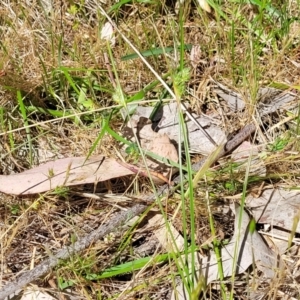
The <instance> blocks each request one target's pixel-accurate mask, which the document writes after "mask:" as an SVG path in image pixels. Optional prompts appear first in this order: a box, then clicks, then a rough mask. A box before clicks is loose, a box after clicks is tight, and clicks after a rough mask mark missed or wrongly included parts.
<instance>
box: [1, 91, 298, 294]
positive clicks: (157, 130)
mask: <svg viewBox="0 0 300 300" xmlns="http://www.w3.org/2000/svg"><path fill="white" fill-rule="evenodd" d="M220 87H221V88H222V89H223V90H224V89H225V87H224V86H223V85H218V88H219V90H217V91H216V93H217V94H218V95H219V96H220V97H222V96H223V97H224V98H223V99H224V100H225V101H229V102H228V106H229V107H230V108H231V109H233V110H234V111H236V110H239V109H242V108H241V104H239V103H241V102H239V100H240V99H241V97H239V96H238V95H237V94H236V93H233V99H234V103H235V105H232V103H233V102H232V101H231V100H229V99H228V97H227V96H226V97H225V96H224V93H223V94H222V93H221V92H220ZM273 92H276V93H277V94H278V91H274V90H271V91H270V90H269V89H267V90H266V93H273ZM261 93H262V94H263V95H266V94H264V92H261ZM227 94H228V93H227ZM294 98H295V96H294V95H291V94H289V93H286V94H284V95H282V93H281V94H279V96H277V98H276V97H275V99H276V101H275V100H274V99H273V100H274V101H275V102H274V103H272V105H270V104H269V103H267V102H266V103H265V104H262V105H261V106H260V108H259V111H260V112H261V116H263V115H266V114H270V113H273V112H275V111H276V110H278V109H283V108H286V106H287V105H289V104H291V101H292V100H294ZM237 100H238V101H237ZM230 101H231V102H230ZM236 103H238V104H236ZM292 106H294V104H292ZM150 110H151V111H152V108H145V107H137V109H136V112H135V113H134V115H133V116H132V118H131V120H130V121H129V122H128V127H129V130H132V131H133V130H134V132H131V133H132V135H133V136H138V139H139V142H140V143H141V146H142V148H143V149H145V150H148V151H150V152H154V153H157V154H158V155H159V156H163V157H166V156H167V157H168V159H170V161H175V162H176V161H178V154H177V151H176V147H175V146H174V145H176V143H177V144H178V143H179V142H180V137H179V134H178V133H179V132H180V126H179V122H178V118H177V115H178V114H177V105H176V104H174V103H170V104H167V105H165V106H163V108H162V109H161V111H160V114H158V115H159V117H158V118H157V119H155V118H154V119H153V120H152V121H151V122H149V119H148V118H149V116H150V113H149V112H150ZM194 117H195V118H196V119H197V120H198V121H199V122H200V123H201V125H202V126H203V127H204V128H205V130H206V131H207V132H208V133H209V135H210V136H211V137H212V138H213V140H214V141H216V144H217V145H218V144H224V143H225V141H226V134H225V132H224V131H223V130H222V129H221V121H220V120H219V119H218V117H217V116H215V117H213V116H197V115H194ZM145 119H146V122H145V123H144V124H142V126H140V127H139V125H140V124H141V122H140V121H141V120H144V121H145ZM186 126H187V129H188V136H189V146H190V149H191V152H194V150H195V149H196V150H197V152H198V153H201V154H204V155H205V154H206V155H207V154H208V153H211V152H212V151H213V150H214V149H215V147H216V146H215V145H213V144H212V143H211V142H210V141H209V140H208V139H207V137H206V136H205V135H204V134H203V132H201V131H200V130H199V129H198V128H196V127H195V124H194V123H192V122H190V121H189V120H187V122H186ZM153 129H154V130H153ZM126 134H128V131H127V133H126ZM126 134H125V137H128V136H126ZM131 139H132V137H131ZM133 141H134V139H133ZM167 145H168V146H167ZM203 145H205V147H202V146H203ZM250 149H253V148H252V146H251V145H250V144H249V143H245V144H244V146H241V147H240V149H237V150H236V151H237V152H236V153H239V154H236V153H233V154H232V159H233V160H234V161H237V162H241V159H242V160H243V159H245V158H246V161H249V157H251V161H252V158H253V157H255V158H256V159H257V157H258V156H259V155H258V154H259V151H257V150H250ZM241 152H242V153H245V152H246V153H247V154H246V155H245V154H241ZM249 153H251V154H250V156H249ZM247 155H248V157H247ZM244 161H245V160H244ZM255 164H256V163H253V164H252V163H251V165H255ZM147 165H148V167H149V168H151V169H153V170H155V169H156V170H157V168H160V169H159V171H160V172H161V173H163V174H164V175H165V176H171V175H172V173H173V172H175V169H174V168H173V169H172V170H171V169H166V167H168V166H166V165H165V166H164V167H163V168H165V169H163V168H162V165H161V164H159V163H158V162H157V161H156V162H153V159H152V160H151V159H150V160H149V159H148V158H147ZM250 169H251V167H250ZM170 172H171V173H170ZM265 172H266V169H265V168H264V169H260V170H259V171H257V170H253V169H252V170H251V173H252V174H258V173H259V175H260V176H262V175H264V174H265ZM135 173H138V172H134V171H131V170H130V169H128V168H126V167H124V166H122V164H120V163H118V162H117V161H116V160H115V159H110V158H106V157H104V156H98V157H92V158H90V159H88V160H87V161H85V158H83V157H82V158H80V157H79V158H67V159H60V160H56V161H53V162H48V163H46V164H44V165H40V166H39V167H37V168H33V169H31V170H28V171H25V172H22V173H19V174H14V175H9V176H4V175H2V176H1V177H0V189H1V191H2V192H5V193H8V194H16V195H20V194H23V195H25V194H31V193H40V192H45V191H47V190H49V189H54V188H56V187H59V186H68V185H71V186H72V185H82V184H86V183H95V182H100V181H105V180H107V179H112V178H117V177H120V176H128V175H133V174H135ZM16 183H18V184H16ZM269 193H270V194H272V195H273V194H274V195H275V196H276V195H277V192H276V190H275V191H274V190H271V191H270V192H269ZM284 193H285V191H284V190H282V191H281V192H280V197H281V198H280V199H278V198H276V197H274V201H275V202H270V197H268V194H267V193H264V194H263V196H262V197H261V199H260V200H257V201H255V200H256V199H253V198H252V201H250V200H249V199H250V198H248V200H247V205H248V203H256V204H254V207H251V205H250V204H249V206H250V207H251V208H252V209H251V210H253V211H254V212H255V213H254V218H255V220H256V222H258V223H259V222H263V223H268V222H269V223H270V224H272V226H273V225H276V226H277V227H280V226H281V228H282V229H283V230H289V231H290V230H292V224H291V222H286V220H287V217H288V218H290V217H291V216H292V217H293V216H294V215H295V214H294V211H293V208H294V206H293V205H295V203H293V204H292V202H283V199H285V195H284ZM270 194H269V195H270ZM293 195H294V194H293ZM290 196H291V194H288V197H287V198H289V197H290ZM294 196H295V197H296V194H295V195H294ZM272 199H273V197H272ZM292 199H293V200H294V201H295V198H292ZM259 201H260V202H259ZM279 203H280V204H279ZM267 205H270V206H269V208H270V209H267V210H266V211H263V210H264V208H266V207H268V206H267ZM281 205H283V207H286V205H288V206H290V207H291V211H290V210H287V211H286V213H287V214H288V215H287V214H284V213H282V214H280V211H282V210H283V209H281V210H280V209H279V210H278V209H275V208H278V207H281ZM257 206H259V207H260V208H261V210H258V209H257ZM234 211H235V213H236V221H235V231H234V234H233V237H232V238H231V240H230V242H229V244H228V245H226V246H224V248H223V249H224V251H223V255H222V262H223V267H224V275H225V276H231V275H232V274H233V273H232V272H233V270H234V272H236V274H239V273H242V272H245V271H246V270H247V269H248V268H249V266H251V265H253V264H255V265H257V266H260V267H261V271H262V272H263V274H264V276H265V277H266V278H271V277H273V276H274V274H275V273H274V272H275V271H276V270H274V266H275V265H277V262H276V256H275V251H271V250H270V248H269V247H267V246H266V244H265V242H264V240H263V238H262V237H261V235H259V234H258V233H257V232H256V231H255V232H254V233H251V234H250V233H249V227H248V225H249V220H250V219H249V217H248V214H247V213H246V212H245V211H241V209H240V208H235V209H234ZM270 212H276V216H275V218H274V214H272V213H270ZM268 213H269V214H270V215H268ZM239 214H242V226H241V227H239V226H237V215H239ZM258 215H259V217H258ZM274 219H276V222H274ZM149 222H150V221H149ZM160 222H161V221H158V220H156V224H159V223H160ZM162 228H163V229H162V230H165V228H164V227H162ZM238 228H240V229H239V231H237V229H238ZM297 230H298V229H297ZM174 232H175V234H176V237H177V238H176V239H175V241H176V243H177V242H179V241H178V240H179V239H180V234H179V233H178V232H177V233H176V231H173V233H174ZM166 234H167V233H166V232H163V233H162V232H160V233H159V234H158V233H157V232H155V235H157V239H158V240H159V241H160V244H161V245H162V246H163V247H164V248H165V249H166V250H168V246H166V244H165V242H166V241H167V240H169V239H166V238H165V237H164V236H165V235H166ZM159 236H160V237H159ZM162 237H163V238H162ZM245 238H246V239H245ZM241 240H242V241H243V243H241V242H240V241H241ZM180 245H181V244H180V242H179V245H177V247H178V249H180V247H181V246H180ZM253 245H255V247H254V246H253ZM235 249H237V257H238V258H239V261H238V262H234V259H233V257H232V253H233V252H234V250H235ZM197 255H200V254H199V253H198V254H197ZM209 257H210V260H209V261H208V258H207V257H201V261H202V263H201V266H198V268H199V270H200V269H201V270H202V271H203V270H206V271H205V272H206V274H207V278H206V280H207V283H210V282H212V281H214V280H217V279H218V270H217V268H216V258H215V254H214V253H213V252H211V253H210V255H209ZM234 263H236V266H235V267H234V265H233V264H234ZM183 290H184V288H183V286H182V285H180V284H179V286H178V287H177V288H176V291H174V293H178V294H179V295H180V294H182V291H183Z"/></svg>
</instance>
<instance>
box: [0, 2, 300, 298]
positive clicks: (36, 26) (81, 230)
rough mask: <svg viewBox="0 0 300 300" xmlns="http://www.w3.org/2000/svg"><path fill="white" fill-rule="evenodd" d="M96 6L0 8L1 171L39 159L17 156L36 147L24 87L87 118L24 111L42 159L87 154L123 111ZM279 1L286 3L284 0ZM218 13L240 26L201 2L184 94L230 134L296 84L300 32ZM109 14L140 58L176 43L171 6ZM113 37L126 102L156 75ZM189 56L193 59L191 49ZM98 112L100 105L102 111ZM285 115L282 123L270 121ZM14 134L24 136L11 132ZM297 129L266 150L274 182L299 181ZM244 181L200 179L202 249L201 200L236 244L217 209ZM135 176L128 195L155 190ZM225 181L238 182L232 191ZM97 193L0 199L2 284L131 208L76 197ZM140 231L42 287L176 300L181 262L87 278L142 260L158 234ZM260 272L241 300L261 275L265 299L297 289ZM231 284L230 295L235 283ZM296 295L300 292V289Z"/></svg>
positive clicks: (93, 251) (211, 294)
mask: <svg viewBox="0 0 300 300" xmlns="http://www.w3.org/2000/svg"><path fill="white" fill-rule="evenodd" d="M21 2H22V1H21ZM47 2H48V1H42V2H41V3H47ZM98 2H99V1H96V0H89V1H75V2H65V1H56V0H55V1H53V7H52V9H51V11H47V8H46V7H45V9H43V8H42V7H41V4H40V2H39V1H23V2H22V3H18V1H17V2H16V1H8V0H6V1H3V4H2V7H1V8H0V19H1V20H0V30H1V36H2V37H1V43H0V57H1V61H0V70H1V69H2V70H4V71H5V75H4V76H2V77H0V133H1V136H0V138H1V144H0V155H1V160H2V165H1V166H0V174H3V173H5V174H8V173H11V171H12V170H13V171H15V172H21V171H22V170H24V169H28V168H30V167H31V166H32V165H33V163H34V162H35V161H34V162H33V163H30V161H29V157H28V156H26V153H25V156H20V155H19V151H18V149H24V148H27V149H28V144H27V140H26V132H25V130H24V128H23V126H24V119H23V118H22V117H21V114H20V111H19V108H18V103H17V100H16V93H17V91H20V92H21V93H22V96H23V97H24V103H25V106H27V107H33V108H37V107H39V108H43V109H46V110H47V109H48V110H53V111H55V112H59V113H60V114H61V115H64V113H66V112H67V113H70V114H75V115H76V114H80V113H84V115H83V116H81V117H80V118H77V119H76V118H75V119H74V118H73V119H70V118H68V117H63V118H62V117H61V115H57V116H55V115H53V114H51V113H49V111H48V112H46V113H39V112H36V111H35V112H28V122H29V124H30V125H34V126H33V127H32V128H31V130H30V134H31V137H32V139H33V147H34V148H35V149H39V151H40V153H41V152H43V151H46V150H48V151H51V153H52V157H51V159H54V158H58V157H71V156H85V155H87V153H88V152H89V150H90V149H91V147H92V145H93V143H94V141H95V140H96V139H97V136H98V133H99V131H100V130H101V120H102V119H103V118H104V117H105V116H107V115H108V113H109V111H110V107H111V106H112V105H115V103H114V101H113V100H112V96H113V94H114V93H115V90H114V86H113V84H112V83H111V82H110V79H109V75H108V70H107V65H106V63H105V59H104V53H106V52H107V45H106V41H103V40H101V39H100V32H101V29H102V27H103V25H104V23H105V22H106V20H105V18H104V17H103V16H102V15H101V13H100V11H99V9H98V5H99V4H98ZM171 2H172V1H171ZM49 3H50V2H49ZM99 3H100V2H99ZM113 5H116V3H114V2H111V1H106V3H105V4H103V8H105V10H106V11H109V9H110V8H111V7H113ZM274 5H275V6H276V5H277V6H278V7H280V6H281V4H279V3H278V4H276V3H275V4H274ZM217 8H218V9H219V10H222V11H223V13H224V14H225V15H226V16H227V17H228V20H231V21H234V22H233V23H232V24H233V25H234V26H233V25H231V24H230V22H229V21H228V20H226V19H224V18H222V17H220V16H219V15H218V13H211V14H207V13H205V12H204V11H202V10H201V9H200V8H199V7H197V6H195V5H194V3H193V4H192V6H191V7H190V13H189V15H187V17H186V20H185V22H184V32H185V37H184V38H185V43H186V44H193V45H200V47H201V57H200V60H199V63H198V66H197V67H196V68H194V69H191V79H190V81H189V83H188V87H187V93H186V94H185V98H186V100H188V101H189V103H190V104H191V108H192V110H193V111H195V112H197V113H199V112H204V113H207V114H212V113H214V112H218V113H219V114H220V112H222V120H223V126H224V128H225V130H226V132H227V133H228V134H229V133H233V132H235V131H236V130H238V129H239V128H241V127H242V126H243V125H244V124H246V123H248V122H250V121H251V120H252V116H253V115H254V114H255V104H256V103H257V101H258V99H257V97H256V95H257V90H258V88H259V87H261V86H267V85H269V84H271V83H274V82H275V83H284V84H285V85H286V86H287V87H292V86H293V85H299V82H300V72H299V63H300V56H299V49H300V44H299V42H300V40H299V33H300V25H299V23H298V22H293V23H291V25H290V27H289V25H288V24H287V20H283V21H282V22H283V23H284V22H286V23H284V24H283V23H282V24H281V25H282V27H281V28H280V22H279V21H274V19H272V17H270V19H268V18H267V17H266V15H265V14H263V15H264V18H265V19H264V20H262V21H261V24H259V22H258V21H255V22H253V23H252V25H251V26H253V27H252V28H250V27H249V23H248V25H246V23H247V21H251V20H254V18H255V17H256V16H257V15H258V14H259V11H258V7H256V6H255V5H250V4H235V3H234V2H232V3H231V1H228V3H226V4H223V5H222V6H221V5H220V6H217ZM298 9H299V3H297V2H296V1H289V3H287V4H286V12H285V14H286V18H292V17H295V16H298ZM110 16H111V17H112V18H113V19H114V20H115V21H116V23H117V24H118V27H119V29H120V30H121V31H122V32H123V34H124V35H126V37H127V38H128V39H129V40H130V41H132V43H133V44H134V45H135V46H136V47H138V49H140V50H141V51H142V50H147V49H150V48H152V47H167V46H171V47H172V46H173V45H178V40H179V37H178V31H179V23H178V16H177V15H176V13H175V4H174V3H169V2H168V1H161V2H160V3H155V2H152V3H146V2H145V3H143V2H141V3H131V2H128V3H127V4H124V5H122V6H121V7H120V9H115V10H113V11H110ZM283 19H284V18H283ZM250 24H251V22H250ZM259 30H261V32H259ZM285 30H286V32H285ZM116 37H117V41H116V45H115V46H114V47H113V48H112V53H113V59H114V63H115V65H116V66H117V74H118V77H119V82H120V85H121V86H122V89H123V91H124V93H125V94H126V95H127V96H128V97H129V96H131V95H134V94H135V93H137V92H138V91H140V90H141V89H142V88H143V87H145V86H146V85H147V84H149V83H150V82H152V81H153V80H155V77H154V75H153V74H152V73H151V72H150V71H149V70H148V68H147V67H146V66H145V65H144V64H143V62H142V61H141V60H140V59H133V60H126V61H124V60H122V59H121V58H122V56H124V55H125V54H129V53H132V50H131V49H130V47H129V45H128V44H126V43H125V42H124V41H123V40H122V38H121V37H120V36H119V35H117V36H116ZM263 40H264V42H262V41H263ZM179 54H180V53H179V52H178V51H175V52H172V53H167V54H165V55H159V56H152V57H150V58H148V61H149V63H150V64H151V65H152V66H153V68H154V69H155V70H156V71H157V72H158V73H159V74H165V73H167V72H171V73H172V72H175V70H176V68H177V67H178V64H179ZM185 61H186V63H187V64H189V53H188V52H187V51H186V52H185ZM62 67H64V68H66V70H67V72H68V74H69V75H70V76H71V77H72V79H73V80H74V82H76V83H77V84H78V85H79V86H80V84H82V82H83V80H86V82H88V84H89V85H90V86H89V88H88V89H87V95H88V97H89V98H90V99H92V102H93V104H92V106H89V107H87V106H84V105H80V104H79V103H78V102H77V97H76V94H75V93H74V90H73V89H72V86H71V85H70V81H69V80H68V79H67V77H66V75H65V73H63V69H62ZM210 78H213V79H215V80H217V81H219V82H222V83H223V84H225V85H227V86H228V87H230V88H231V89H232V90H234V91H237V92H239V93H240V94H242V95H243V98H244V100H245V102H246V104H247V108H246V110H245V112H244V113H243V114H238V115H232V114H230V113H229V112H228V111H226V107H224V105H223V104H222V103H220V102H219V101H218V99H217V97H216V95H214V94H213V93H212V91H211V89H210V84H209V83H210V81H209V80H210ZM167 82H168V83H170V78H167ZM162 93H163V88H162V87H161V86H160V85H158V86H157V87H155V88H154V89H152V90H151V91H150V92H148V93H147V94H146V95H145V99H146V100H148V99H157V98H159V97H160V96H161V95H162ZM99 108H103V109H104V110H103V111H102V112H101V111H100V112H99V111H97V109H99ZM282 118H283V117H281V116H276V118H275V119H273V120H271V121H270V124H269V126H271V125H273V124H275V123H277V122H279V121H280V120H281V119H282ZM271 122H273V124H271ZM111 126H112V127H113V128H114V129H115V130H116V131H121V128H122V126H123V121H122V119H121V117H120V115H115V116H114V117H113V119H112V123H111ZM22 128H23V129H22ZM15 129H19V130H16V131H14V132H12V130H15ZM281 131H284V129H282V127H281V128H280V130H277V131H274V133H273V135H270V136H268V137H267V138H266V139H265V140H264V141H260V142H261V143H273V142H274V141H275V139H276V135H278V134H279V133H280V132H281ZM297 134H298V132H295V131H294V132H293V135H292V137H291V139H290V143H289V144H288V146H287V147H286V148H284V149H283V150H282V151H280V152H276V153H275V154H274V153H272V152H268V153H267V154H266V155H267V158H266V159H265V161H264V162H265V164H266V165H267V168H268V175H267V177H266V178H264V180H265V181H266V184H268V185H273V184H276V185H280V184H282V186H295V185H298V183H297V179H298V176H299V174H298V168H299V158H298V156H297V155H294V156H287V155H286V151H287V150H292V151H298V149H299V145H298V142H297ZM118 147H119V145H118V143H117V141H115V140H114V139H113V138H112V137H109V136H105V137H104V138H103V139H102V141H101V143H99V144H98V145H97V147H96V149H95V151H94V154H98V153H101V154H104V155H105V156H113V157H116V152H115V149H118ZM118 150H120V149H118ZM48 159H49V157H48ZM195 159H198V158H197V157H195ZM222 164H223V163H221V165H222ZM8 165H9V168H8V167H7V166H8ZM225 167H226V165H225V166H224V168H225ZM219 168H221V167H219ZM243 176H244V173H242V174H238V173H237V174H233V173H230V172H229V171H226V170H225V171H223V172H222V169H221V170H220V172H218V173H214V175H212V176H211V178H210V181H209V185H208V186H207V185H206V184H205V182H201V183H199V189H197V191H196V195H197V196H196V204H197V211H196V220H197V221H196V224H197V227H198V230H199V231H202V232H203V236H201V237H197V243H198V244H199V245H201V244H204V243H206V242H207V240H209V239H210V229H209V222H208V214H207V210H206V207H205V204H204V203H203V200H202V199H203V197H205V193H209V194H211V195H212V199H214V200H215V204H214V205H213V207H212V210H213V214H214V216H215V218H216V226H217V230H218V236H223V238H229V237H230V234H229V233H230V232H231V230H232V229H231V228H230V226H228V224H227V223H230V222H231V221H232V216H224V215H222V213H221V215H220V212H219V211H218V207H219V206H220V201H221V203H222V205H227V202H226V200H225V201H224V199H226V197H227V198H230V197H233V196H234V195H236V194H240V193H241V192H242V188H243V185H242V182H243V180H244V177H243ZM128 180H129V181H132V180H134V184H133V187H132V188H131V190H129V192H131V193H134V194H135V196H138V193H140V194H143V193H146V192H148V191H149V190H150V189H151V186H150V185H149V182H148V181H147V180H144V179H136V178H134V179H132V178H130V179H124V181H122V182H121V183H123V185H124V182H125V183H126V184H127V183H128ZM261 181H262V179H259V180H253V182H251V183H249V187H248V188H249V192H251V191H255V190H256V189H257V188H258V187H259V186H260V185H261ZM228 182H230V183H234V184H232V185H231V186H230V188H228V186H226V184H227V183H228ZM113 185H114V182H110V183H107V185H105V186H104V187H103V186H102V187H101V188H102V190H101V191H103V189H106V190H107V191H108V192H110V191H111V190H113V189H114V186H113ZM93 188H94V187H93V186H92V187H90V186H87V187H76V188H72V189H67V190H65V191H56V192H55V191H52V192H49V193H45V194H43V195H34V196H32V197H23V198H19V197H11V196H9V195H4V194H1V195H0V222H1V230H0V236H1V278H2V280H3V281H4V282H6V281H9V280H12V279H13V278H15V277H16V276H17V275H18V274H19V273H20V272H22V271H24V270H28V268H29V267H30V266H31V267H33V266H34V265H37V264H39V263H40V262H41V261H43V259H44V258H45V257H48V256H49V255H51V253H56V252H57V251H58V250H59V249H60V248H61V247H62V246H64V245H68V244H72V243H73V242H74V241H75V240H77V239H79V238H80V237H81V236H83V235H85V234H87V233H89V232H91V231H92V230H93V229H95V228H97V227H98V226H99V224H101V223H105V222H108V221H109V219H110V216H111V215H112V214H114V213H115V212H117V211H118V210H119V209H125V208H126V207H128V206H130V203H128V201H127V202H117V203H112V202H111V201H110V200H103V201H100V200H94V199H89V198H84V197H82V196H80V193H81V192H83V191H88V192H93ZM203 191H204V192H203ZM178 202H179V200H178V199H177V198H176V197H174V198H172V199H170V201H169V203H168V204H167V205H166V207H165V210H166V212H167V214H168V216H170V217H171V216H172V215H173V213H174V212H175V210H176V207H177V204H178ZM224 220H227V221H228V222H224ZM230 220H231V221H230ZM143 225H144V224H143V222H142V221H141V223H140V224H139V225H138V226H137V227H136V228H134V231H133V232H131V231H129V232H128V231H127V229H120V230H118V231H117V232H116V233H114V235H112V236H109V237H107V239H106V240H103V241H99V242H97V243H96V244H95V245H92V246H91V247H90V248H89V249H87V250H86V251H84V252H83V253H79V254H78V256H75V257H72V258H71V259H70V260H69V261H66V262H62V263H61V265H60V266H59V267H57V268H56V269H55V270H53V271H52V272H51V273H49V274H48V275H47V276H46V277H45V278H41V279H40V281H39V282H35V284H37V285H38V286H39V287H40V288H41V289H42V288H45V289H46V290H48V291H51V292H52V293H53V294H55V295H56V296H57V297H60V299H66V298H64V296H63V294H64V293H73V295H74V296H73V297H75V295H76V297H77V298H74V299H169V297H170V293H171V291H172V288H173V286H174V282H173V281H174V280H175V279H174V278H175V276H174V274H176V272H177V270H176V267H175V264H174V263H173V262H167V263H164V264H157V265H150V266H149V267H148V268H144V269H142V270H138V271H135V272H134V274H132V273H130V274H124V275H119V276H116V277H112V278H106V279H101V280H90V279H88V278H89V276H91V275H94V274H99V273H101V271H103V270H105V269H106V268H109V267H111V266H115V265H118V264H121V263H125V262H128V261H132V260H134V259H138V258H139V256H140V255H141V254H140V253H139V251H138V248H139V247H140V246H141V245H143V244H147V243H149V244H151V240H153V236H152V229H151V228H146V229H145V228H144V227H143ZM174 225H175V227H176V228H177V229H178V230H179V231H180V232H182V231H183V228H184V227H182V215H181V213H179V214H178V215H177V218H176V222H174ZM189 234H190V233H189V232H187V235H189ZM155 246H157V244H156V245H155ZM154 251H157V253H163V252H164V251H163V250H162V249H160V248H159V247H158V248H157V249H156V247H154ZM205 251H206V250H203V252H205ZM153 253H154V252H153V249H150V250H149V254H147V255H146V256H148V255H153ZM254 273H255V272H254ZM254 273H253V274H252V275H251V276H254V277H253V278H254V280H253V281H251V280H252V279H253V278H248V277H247V276H245V275H241V276H239V277H238V278H237V279H236V287H235V290H236V294H235V297H236V298H237V299H245V298H247V291H248V284H249V283H252V284H254V282H255V280H258V281H257V289H258V290H264V291H265V295H266V296H265V298H264V299H279V298H280V296H278V295H280V293H279V292H278V290H282V289H281V285H283V284H287V285H290V286H293V285H295V282H296V278H293V276H291V275H290V274H288V273H289V271H288V270H286V272H285V273H284V274H281V277H280V278H279V279H276V280H275V279H274V282H273V284H271V285H266V284H265V283H264V282H259V276H258V275H255V274H254ZM71 281H73V284H71ZM58 282H60V284H61V285H62V283H69V285H70V287H69V288H68V289H67V290H64V291H60V290H59V287H58ZM67 285H68V284H67ZM228 288H229V289H230V285H229V284H228ZM202 296H203V299H205V298H206V299H219V297H220V294H219V291H218V288H215V286H214V285H211V286H210V287H209V288H208V289H207V295H205V294H203V295H202ZM295 297H299V293H296V296H295Z"/></svg>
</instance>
